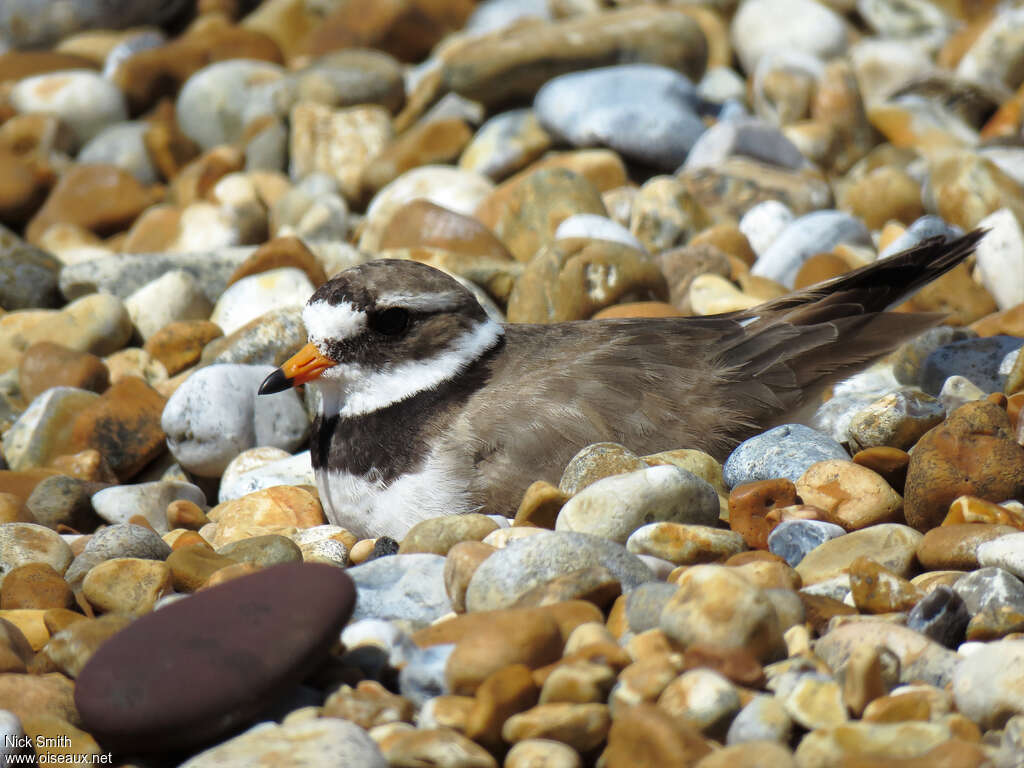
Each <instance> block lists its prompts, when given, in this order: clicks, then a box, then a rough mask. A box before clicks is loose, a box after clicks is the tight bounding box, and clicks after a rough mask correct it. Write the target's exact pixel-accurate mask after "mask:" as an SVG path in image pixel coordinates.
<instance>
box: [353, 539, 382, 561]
mask: <svg viewBox="0 0 1024 768" xmlns="http://www.w3.org/2000/svg"><path fill="white" fill-rule="evenodd" d="M376 543H377V540H376V539H360V540H359V541H357V542H356V543H355V544H353V545H352V548H351V549H350V550H349V551H348V560H349V562H350V563H352V565H359V564H360V563H364V562H366V558H368V557H369V556H370V555H372V554H373V546H374V544H376Z"/></svg>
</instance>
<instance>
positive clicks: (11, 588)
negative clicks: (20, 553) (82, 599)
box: [0, 563, 75, 610]
mask: <svg viewBox="0 0 1024 768" xmlns="http://www.w3.org/2000/svg"><path fill="white" fill-rule="evenodd" d="M74 604H75V599H74V596H73V595H72V593H71V587H70V586H68V583H67V582H66V581H64V577H63V576H61V575H60V574H59V573H57V571H55V570H54V569H53V567H52V566H50V565H49V564H47V563H27V564H25V565H21V566H18V567H17V568H14V569H12V570H10V571H8V572H7V575H6V576H5V577H4V583H3V591H2V592H0V609H3V610H8V609H11V608H42V609H48V608H71V607H73V606H74Z"/></svg>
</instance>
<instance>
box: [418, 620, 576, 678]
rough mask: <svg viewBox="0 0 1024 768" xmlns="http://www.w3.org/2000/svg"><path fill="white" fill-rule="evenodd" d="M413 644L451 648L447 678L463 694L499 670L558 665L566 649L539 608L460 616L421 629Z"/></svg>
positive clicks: (554, 623) (554, 626)
mask: <svg viewBox="0 0 1024 768" xmlns="http://www.w3.org/2000/svg"><path fill="white" fill-rule="evenodd" d="M413 641H414V642H415V643H416V644H417V645H420V646H421V647H425V646H429V645H436V644H438V643H452V642H454V643H455V650H454V651H453V652H452V654H451V656H449V658H448V663H447V666H446V673H445V676H446V678H447V680H448V684H449V687H450V690H451V691H452V693H456V694H463V695H471V694H473V693H474V692H475V691H476V689H477V688H478V687H479V685H480V684H481V683H482V682H483V681H484V680H485V679H486V678H487V677H488V676H489V675H490V674H492V673H493V672H495V671H497V670H499V669H502V668H503V667H507V666H510V665H512V664H525V665H526V666H528V667H530V668H531V669H532V668H536V667H540V666H543V665H545V664H550V663H551V662H553V661H556V660H557V659H558V658H560V657H561V655H562V647H563V644H564V640H563V638H562V634H561V631H560V628H559V623H558V622H557V621H556V620H555V619H554V618H553V617H552V615H551V614H550V613H548V612H547V611H545V609H543V608H526V609H522V608H521V609H509V610H503V611H483V612H479V613H470V614H463V615H461V616H458V617H456V618H454V619H450V620H448V621H444V622H441V623H439V624H434V625H433V626H430V627H427V628H425V629H422V630H420V631H419V632H417V633H416V634H414V635H413Z"/></svg>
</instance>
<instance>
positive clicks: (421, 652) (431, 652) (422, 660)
mask: <svg viewBox="0 0 1024 768" xmlns="http://www.w3.org/2000/svg"><path fill="white" fill-rule="evenodd" d="M454 650H455V644H454V643H444V644H441V645H432V646H430V647H429V648H417V649H416V650H415V651H414V652H413V653H412V654H411V655H410V658H409V659H408V661H407V663H406V665H405V666H404V667H402V670H401V672H399V673H398V690H399V692H400V693H401V694H402V695H403V696H405V698H407V699H409V700H411V701H412V702H413V703H414V704H416V706H417V707H421V706H423V705H424V704H425V703H426V702H427V700H428V699H432V698H434V697H435V696H442V695H444V694H446V693H449V690H448V683H447V682H446V680H445V674H444V670H445V667H446V666H447V665H448V657H449V656H451V655H452V651H454Z"/></svg>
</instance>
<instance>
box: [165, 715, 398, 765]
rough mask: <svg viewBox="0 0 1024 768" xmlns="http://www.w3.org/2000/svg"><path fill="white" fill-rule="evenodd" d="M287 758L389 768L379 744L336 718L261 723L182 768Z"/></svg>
mask: <svg viewBox="0 0 1024 768" xmlns="http://www.w3.org/2000/svg"><path fill="white" fill-rule="evenodd" d="M280 755H287V756H288V762H289V763H291V764H293V765H317V766H324V767H325V768H326V766H357V765H358V766H359V767H360V768H388V761H387V760H386V759H385V758H384V756H383V755H382V754H381V752H380V749H379V748H378V746H377V744H376V743H374V741H373V739H372V738H370V736H369V735H368V734H367V733H366V731H365V730H364V729H363V728H360V727H359V726H358V725H356V724H355V723H352V722H349V721H347V720H341V719H339V718H335V717H318V718H314V719H312V720H305V721H300V722H284V723H281V724H280V725H279V724H277V723H261V724H260V725H257V726H255V727H253V728H250V729H249V730H247V731H245V732H244V733H242V734H239V735H238V736H235V737H234V738H233V739H228V740H227V741H224V742H222V743H220V744H218V745H216V746H214V747H211V748H209V749H207V750H206V751H204V752H200V753H199V754H198V755H196V756H195V757H192V758H190V759H189V760H187V761H185V762H184V763H182V764H181V768H242V766H255V765H260V764H265V763H266V761H268V760H271V761H273V760H275V759H278V758H279V756H280Z"/></svg>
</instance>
